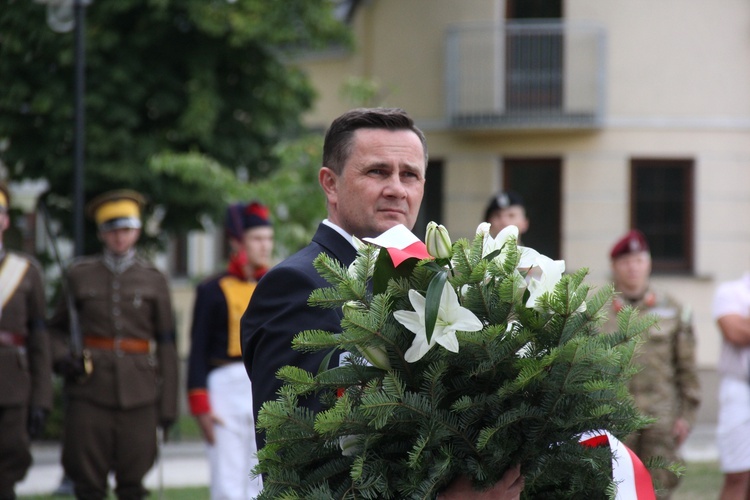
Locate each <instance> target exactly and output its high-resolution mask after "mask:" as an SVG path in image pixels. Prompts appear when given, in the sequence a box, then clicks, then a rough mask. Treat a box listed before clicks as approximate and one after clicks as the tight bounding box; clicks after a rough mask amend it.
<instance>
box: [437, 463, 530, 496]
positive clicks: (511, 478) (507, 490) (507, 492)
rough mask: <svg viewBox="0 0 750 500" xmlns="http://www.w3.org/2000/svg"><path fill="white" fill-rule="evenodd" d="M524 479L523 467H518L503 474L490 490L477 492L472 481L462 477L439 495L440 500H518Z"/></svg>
mask: <svg viewBox="0 0 750 500" xmlns="http://www.w3.org/2000/svg"><path fill="white" fill-rule="evenodd" d="M523 486H524V478H523V476H522V475H521V466H520V465H516V466H515V467H513V468H510V469H508V470H507V471H505V474H503V477H502V479H500V481H499V482H497V483H495V486H493V487H492V488H490V489H488V490H484V491H477V490H475V489H474V487H473V486H472V485H471V480H470V479H469V478H468V477H466V476H461V477H459V478H458V479H456V480H455V481H453V482H452V483H451V484H450V486H448V489H446V490H445V491H444V492H443V493H441V494H440V495H438V500H469V499H471V500H517V499H518V498H520V497H521V492H522V491H523Z"/></svg>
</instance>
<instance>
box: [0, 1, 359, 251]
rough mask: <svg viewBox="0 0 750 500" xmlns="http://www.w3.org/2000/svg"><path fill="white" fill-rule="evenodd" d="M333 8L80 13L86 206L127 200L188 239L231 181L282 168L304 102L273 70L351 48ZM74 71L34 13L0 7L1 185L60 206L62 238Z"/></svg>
mask: <svg viewBox="0 0 750 500" xmlns="http://www.w3.org/2000/svg"><path fill="white" fill-rule="evenodd" d="M332 6H333V4H332V2H329V1H327V0H316V1H310V0H288V1H284V2H266V1H263V0H239V1H237V2H227V1H206V0H118V1H116V2H106V1H101V0H95V1H93V2H91V3H90V4H89V6H88V7H87V8H86V24H85V46H86V52H85V55H86V95H85V115H86V130H85V132H86V134H85V135H86V154H85V156H86V169H85V194H86V199H90V198H91V197H92V196H93V195H95V194H97V193H99V192H102V191H104V190H106V189H111V188H119V187H130V188H133V189H137V190H141V191H143V192H144V193H145V194H147V195H148V196H149V197H150V198H151V200H152V202H153V204H154V206H161V207H162V208H166V210H167V211H166V213H165V214H164V220H163V224H164V226H165V227H166V229H168V230H169V229H177V230H182V229H185V228H197V227H199V226H200V221H201V218H202V216H204V215H208V216H215V215H216V213H217V212H218V211H219V210H220V209H221V207H222V206H223V205H224V204H225V203H226V201H227V200H228V199H231V197H232V195H234V194H235V193H237V192H238V191H239V190H238V189H232V188H231V186H232V185H235V186H236V185H238V184H241V182H240V179H243V175H240V176H236V175H235V174H236V173H242V172H246V174H244V178H246V179H247V180H249V181H251V182H255V181H256V180H259V179H262V178H264V177H265V176H267V175H268V174H269V173H271V172H273V171H274V170H275V169H276V168H278V167H279V166H280V165H282V164H283V163H284V158H283V156H284V155H285V154H288V152H287V151H284V150H283V149H279V148H277V145H278V144H279V143H280V142H281V141H293V140H294V139H295V138H296V137H298V135H299V133H300V132H301V126H300V124H299V117H300V115H301V113H303V112H304V111H306V110H307V109H309V108H310V106H311V104H312V101H313V98H314V92H313V89H312V88H311V86H310V84H309V82H308V80H307V78H306V76H305V75H304V74H303V73H302V72H301V71H300V70H299V69H297V68H295V67H294V66H292V65H289V64H287V63H286V61H287V60H288V59H289V55H290V54H293V53H294V52H295V51H298V50H300V49H301V48H303V47H304V48H305V49H310V48H313V49H314V48H318V47H322V46H327V45H330V44H349V43H350V35H349V33H348V29H347V28H346V26H344V25H343V24H341V23H340V22H338V21H337V20H336V19H335V17H334V16H333V11H332ZM75 59H76V56H75V53H74V34H73V33H67V34H57V33H54V32H52V31H51V30H50V29H49V28H47V26H46V24H45V6H44V5H41V4H39V3H35V2H32V1H26V0H11V1H10V2H6V4H5V5H4V7H3V9H2V11H1V12H0V76H1V77H2V80H3V86H2V89H3V90H2V92H0V140H2V144H3V147H2V148H0V149H1V150H0V159H1V160H2V162H3V163H4V164H5V165H7V167H8V169H9V175H10V177H11V178H12V179H21V178H46V179H48V181H49V183H50V185H51V189H52V191H53V193H54V194H55V195H56V196H57V198H59V199H60V201H59V203H57V204H52V209H53V210H55V211H56V213H55V215H56V216H57V218H59V219H60V221H61V222H62V223H63V224H65V225H68V224H69V221H70V220H71V219H72V218H71V217H70V207H71V206H72V203H70V202H69V199H70V196H71V193H72V191H73V190H72V182H73V181H72V171H73V159H72V158H73V153H72V148H73V104H74V91H73V84H74V76H73V69H74V63H75ZM287 144H289V142H287ZM300 165H302V164H296V165H295V166H297V167H299V166H300ZM183 168H184V169H185V170H186V171H185V172H183V171H182V170H181V169H183ZM201 173H202V175H200V174H201ZM314 185H315V184H313V186H314ZM217 189H218V191H217ZM217 193H218V194H217ZM261 198H266V197H265V196H263V197H261ZM288 213H289V214H292V213H293V211H292V210H291V209H290V210H288ZM316 213H317V212H316ZM293 230H294V231H297V232H304V230H306V228H302V229H300V228H294V229H293ZM298 238H300V239H301V236H298ZM295 241H296V240H295ZM92 244H95V240H92Z"/></svg>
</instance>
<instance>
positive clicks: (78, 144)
mask: <svg viewBox="0 0 750 500" xmlns="http://www.w3.org/2000/svg"><path fill="white" fill-rule="evenodd" d="M36 1H37V2H38V3H42V4H46V5H47V25H48V26H49V27H50V29H52V31H55V32H57V33H67V32H69V31H71V30H74V37H75V71H74V97H73V101H74V105H73V107H74V135H73V141H74V142H73V243H74V247H73V248H74V254H75V255H76V256H79V255H83V242H84V240H83V236H84V224H83V222H84V220H83V202H84V190H83V178H84V176H83V172H84V159H85V150H86V148H85V142H86V137H85V118H86V114H85V109H84V96H85V91H86V71H85V69H86V45H85V43H86V42H85V31H86V30H85V28H86V25H85V22H86V6H87V5H88V4H89V3H90V1H91V0H36Z"/></svg>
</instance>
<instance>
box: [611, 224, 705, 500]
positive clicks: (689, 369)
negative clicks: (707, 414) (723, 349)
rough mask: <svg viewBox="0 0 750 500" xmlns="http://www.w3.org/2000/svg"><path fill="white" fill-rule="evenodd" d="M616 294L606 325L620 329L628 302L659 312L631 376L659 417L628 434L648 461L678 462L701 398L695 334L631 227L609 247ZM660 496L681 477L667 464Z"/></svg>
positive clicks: (639, 399) (645, 405) (636, 391)
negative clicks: (657, 283)
mask: <svg viewBox="0 0 750 500" xmlns="http://www.w3.org/2000/svg"><path fill="white" fill-rule="evenodd" d="M610 258H611V262H612V275H613V279H614V285H615V291H616V292H617V295H616V296H615V298H614V300H613V301H612V307H611V310H610V313H609V318H608V321H607V324H606V326H605V331H616V330H617V313H618V312H620V310H622V308H623V307H625V306H626V305H629V306H632V307H634V308H637V309H638V311H639V314H641V315H646V314H651V315H654V316H656V317H657V318H658V324H657V325H655V326H653V327H652V328H651V329H650V330H649V331H648V332H647V333H646V334H645V335H644V337H643V343H641V344H639V346H638V347H637V349H636V353H635V356H634V358H633V362H634V363H635V364H636V365H637V366H638V367H639V368H640V371H639V372H638V373H637V374H636V375H635V376H633V378H632V379H631V381H630V386H629V389H630V393H631V394H632V395H633V398H634V399H635V403H636V405H637V406H638V408H639V409H640V410H641V411H642V412H643V413H644V414H646V415H648V416H650V417H654V418H656V419H657V420H656V422H655V423H653V424H651V425H650V426H648V427H647V428H645V429H642V430H641V431H639V432H637V433H634V434H633V435H631V436H629V437H628V438H627V439H626V440H625V444H626V445H627V446H628V447H630V449H631V450H633V451H634V452H635V453H636V454H637V455H638V456H639V457H640V458H641V460H643V461H644V462H645V461H646V460H648V459H649V458H651V457H656V456H659V457H663V458H664V459H666V460H667V461H669V462H680V461H681V458H680V456H679V454H678V449H679V447H680V445H681V444H682V443H683V442H684V441H685V439H687V437H688V435H689V434H690V430H691V427H692V425H693V422H694V421H695V415H696V412H697V410H698V405H699V404H700V386H699V382H698V374H697V371H696V367H695V338H694V336H693V329H692V318H691V314H690V311H689V309H688V308H686V307H682V306H681V305H680V304H678V303H677V302H676V301H675V300H674V299H672V298H671V297H669V296H668V295H666V294H664V293H662V292H660V291H658V290H654V289H653V288H651V286H650V283H649V277H650V275H651V253H650V251H649V247H648V243H647V241H646V238H645V236H644V235H643V233H641V232H640V231H638V230H632V231H630V232H628V233H627V234H626V235H625V236H623V237H622V238H621V239H620V240H618V241H617V242H616V243H615V244H614V246H613V247H612V250H611V252H610ZM652 477H653V478H654V482H655V486H656V487H657V488H658V489H659V491H657V494H658V497H659V498H662V499H665V498H670V496H671V493H672V491H673V490H674V489H675V488H676V487H677V485H678V483H679V478H678V477H677V476H676V475H675V474H673V473H672V472H669V471H667V470H665V469H657V470H653V471H652Z"/></svg>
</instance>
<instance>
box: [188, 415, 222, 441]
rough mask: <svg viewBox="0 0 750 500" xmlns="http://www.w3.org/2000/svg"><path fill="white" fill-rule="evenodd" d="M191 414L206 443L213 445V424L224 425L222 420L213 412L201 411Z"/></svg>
mask: <svg viewBox="0 0 750 500" xmlns="http://www.w3.org/2000/svg"><path fill="white" fill-rule="evenodd" d="M193 416H194V417H195V420H196V421H197V422H198V426H199V427H200V428H201V433H202V434H203V439H205V440H206V442H207V443H208V444H210V445H213V444H214V441H215V438H214V425H224V422H222V421H221V419H220V418H219V417H217V416H216V415H214V414H213V413H201V414H199V415H193Z"/></svg>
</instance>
